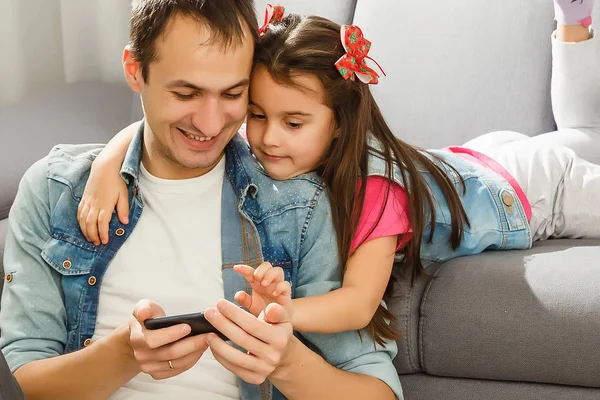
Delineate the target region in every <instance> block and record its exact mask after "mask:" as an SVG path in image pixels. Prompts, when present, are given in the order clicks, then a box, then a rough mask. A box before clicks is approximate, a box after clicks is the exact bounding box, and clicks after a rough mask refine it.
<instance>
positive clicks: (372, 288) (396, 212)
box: [234, 177, 412, 333]
mask: <svg viewBox="0 0 600 400" xmlns="http://www.w3.org/2000/svg"><path fill="white" fill-rule="evenodd" d="M386 191H389V194H388V195H387V196H386ZM407 207H408V199H407V196H406V192H405V191H404V189H403V188H401V187H400V186H399V185H397V184H395V183H394V184H392V185H389V184H388V181H387V180H386V179H385V178H381V177H371V178H368V179H367V187H366V191H365V201H364V205H363V210H362V212H361V216H360V220H359V224H358V228H357V231H356V233H355V237H354V240H353V243H352V246H353V247H356V246H357V245H358V244H359V243H360V245H359V246H358V247H357V248H356V250H355V251H354V252H353V253H352V255H351V256H350V257H349V259H348V262H347V263H346V272H345V273H344V279H343V282H342V287H341V288H339V289H337V290H334V291H331V292H329V293H326V294H323V295H319V296H311V297H302V298H296V299H293V300H292V299H291V287H290V285H289V283H287V282H285V280H284V272H283V270H282V269H281V268H274V267H273V266H272V265H271V264H269V263H263V264H262V265H260V266H259V267H258V268H257V269H256V270H254V269H253V268H252V267H249V266H241V265H239V266H235V267H234V270H235V271H236V272H237V273H239V274H241V275H243V276H244V277H245V278H246V280H247V281H248V282H249V283H250V285H251V286H252V294H251V295H249V294H247V293H245V292H239V293H237V294H236V301H237V302H238V303H239V304H240V305H241V306H243V307H246V308H248V310H249V311H250V312H251V313H253V314H254V315H258V314H259V313H260V312H261V311H262V310H264V308H265V307H266V306H267V305H268V304H269V303H273V302H275V303H278V304H280V305H282V306H283V307H285V308H286V309H287V310H288V313H289V315H290V317H291V321H292V325H293V326H294V329H295V330H297V331H300V332H314V333H337V332H344V331H348V330H358V329H362V328H364V327H366V326H367V325H368V324H369V322H370V321H371V319H372V318H373V315H374V314H375V311H376V310H377V308H378V307H379V305H380V304H381V299H382V298H383V295H384V293H385V290H386V288H387V284H388V282H389V279H390V275H391V272H392V266H393V264H394V255H395V253H396V252H397V251H398V250H399V248H401V247H402V246H403V245H404V244H405V243H406V242H407V240H409V239H410V237H411V235H412V231H411V229H410V224H409V221H408V217H407V214H406V211H405V210H407ZM400 238H401V240H399V239H400ZM334 251H335V250H334Z"/></svg>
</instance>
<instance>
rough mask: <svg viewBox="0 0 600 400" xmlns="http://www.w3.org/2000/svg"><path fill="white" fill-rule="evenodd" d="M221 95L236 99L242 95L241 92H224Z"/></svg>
mask: <svg viewBox="0 0 600 400" xmlns="http://www.w3.org/2000/svg"><path fill="white" fill-rule="evenodd" d="M223 96H225V98H227V99H229V100H237V99H239V98H240V97H242V94H241V93H236V94H229V93H225V94H224V95H223Z"/></svg>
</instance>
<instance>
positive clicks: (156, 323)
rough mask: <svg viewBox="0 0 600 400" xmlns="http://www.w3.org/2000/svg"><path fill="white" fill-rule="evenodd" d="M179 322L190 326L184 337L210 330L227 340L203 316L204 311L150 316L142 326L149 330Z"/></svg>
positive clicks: (209, 331)
mask: <svg viewBox="0 0 600 400" xmlns="http://www.w3.org/2000/svg"><path fill="white" fill-rule="evenodd" d="M179 324H188V325H189V326H190V327H191V328H192V331H191V332H190V334H189V335H187V336H186V337H189V336H196V335H201V334H203V333H211V332H212V333H215V334H217V335H218V336H219V337H220V338H221V339H223V340H229V339H228V338H227V337H226V336H225V335H223V334H222V333H221V332H219V331H218V330H217V329H216V328H215V327H214V326H212V325H211V324H210V322H208V321H207V320H206V318H204V313H202V312H199V313H193V314H181V315H172V316H168V317H159V318H152V319H147V320H146V321H144V326H145V327H146V329H150V330H155V329H163V328H168V327H170V326H174V325H179Z"/></svg>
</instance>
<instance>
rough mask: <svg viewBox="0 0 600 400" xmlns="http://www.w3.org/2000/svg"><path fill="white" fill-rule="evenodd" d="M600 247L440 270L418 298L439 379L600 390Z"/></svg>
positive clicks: (574, 245)
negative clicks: (462, 379)
mask: <svg viewBox="0 0 600 400" xmlns="http://www.w3.org/2000/svg"><path fill="white" fill-rule="evenodd" d="M598 259H600V241H584V240H580V241H567V240H551V241H546V242H540V243H536V244H535V246H534V248H533V249H532V250H529V251H504V252H501V251H498V252H487V253H484V254H481V255H477V256H472V257H466V258H459V259H455V260H452V261H450V262H448V263H446V264H444V265H443V266H442V267H441V268H439V269H438V270H437V271H436V272H435V274H434V275H433V277H432V278H431V279H430V280H429V282H428V286H427V288H426V289H425V292H424V294H423V298H422V301H421V309H420V329H419V338H418V341H419V350H420V358H421V367H422V369H423V371H424V372H426V373H428V374H431V375H437V376H450V377H462V378H479V379H490V380H507V381H526V382H541V383H544V382H546V383H555V384H564V385H574V386H589V387H600V363H599V362H598V349H599V348H600V337H599V336H598V331H599V330H600V313H599V312H598V310H600V279H599V278H600V269H599V264H598Z"/></svg>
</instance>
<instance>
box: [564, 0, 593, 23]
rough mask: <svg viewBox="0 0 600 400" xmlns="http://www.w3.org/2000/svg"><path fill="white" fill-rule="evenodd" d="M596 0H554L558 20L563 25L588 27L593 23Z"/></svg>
mask: <svg viewBox="0 0 600 400" xmlns="http://www.w3.org/2000/svg"><path fill="white" fill-rule="evenodd" d="M593 8H594V0H554V12H555V15H556V22H558V23H559V24H561V25H567V26H568V25H583V26H585V27H586V28H587V27H588V26H590V25H591V24H592V9H593Z"/></svg>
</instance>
